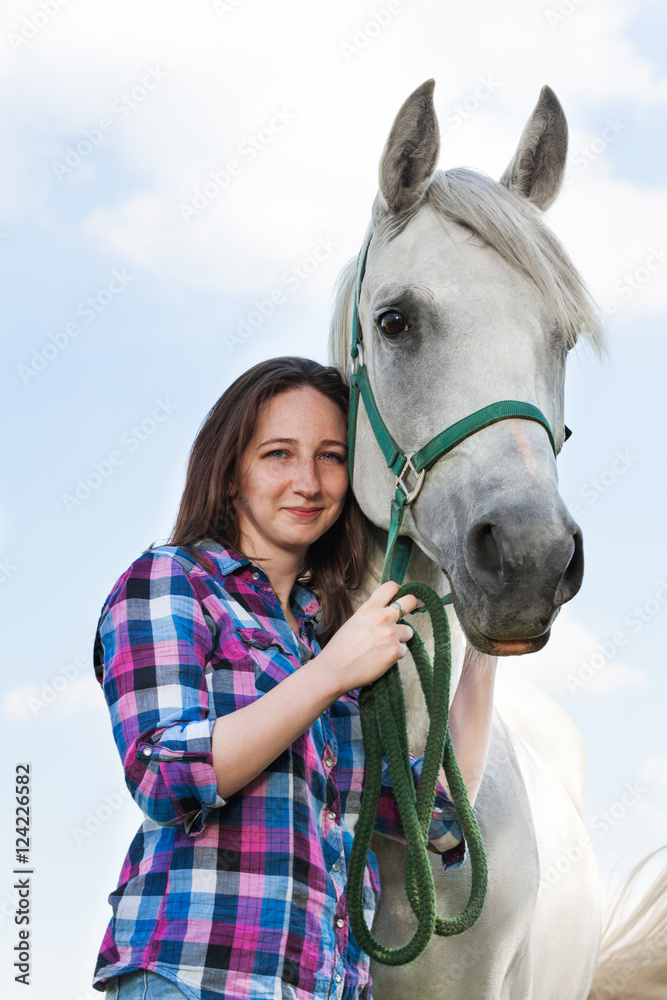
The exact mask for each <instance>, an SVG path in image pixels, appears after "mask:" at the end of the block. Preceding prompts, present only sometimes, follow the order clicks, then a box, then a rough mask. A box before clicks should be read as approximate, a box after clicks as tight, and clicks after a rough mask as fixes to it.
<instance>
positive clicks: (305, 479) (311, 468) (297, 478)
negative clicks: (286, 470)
mask: <svg viewBox="0 0 667 1000" xmlns="http://www.w3.org/2000/svg"><path fill="white" fill-rule="evenodd" d="M292 489H293V490H294V491H295V492H297V493H309V494H311V493H319V490H320V479H319V476H318V475H317V470H316V468H315V463H314V462H310V461H308V462H299V464H298V466H297V468H296V469H295V470H294V475H293V477H292Z"/></svg>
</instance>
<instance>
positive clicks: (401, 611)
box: [389, 601, 407, 622]
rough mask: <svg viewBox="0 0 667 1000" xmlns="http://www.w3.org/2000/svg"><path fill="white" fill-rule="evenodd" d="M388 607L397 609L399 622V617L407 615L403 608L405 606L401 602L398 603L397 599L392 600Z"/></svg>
mask: <svg viewBox="0 0 667 1000" xmlns="http://www.w3.org/2000/svg"><path fill="white" fill-rule="evenodd" d="M389 607H390V608H396V610H397V611H398V620H399V622H400V620H401V618H404V617H405V616H406V615H407V611H406V610H405V608H404V607H403V605H402V604H399V603H398V601H392V602H391V604H390V605H389Z"/></svg>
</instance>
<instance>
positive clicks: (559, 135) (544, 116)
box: [500, 87, 567, 209]
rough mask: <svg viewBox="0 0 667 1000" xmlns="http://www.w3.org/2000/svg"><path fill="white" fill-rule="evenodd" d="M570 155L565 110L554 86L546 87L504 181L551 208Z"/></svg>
mask: <svg viewBox="0 0 667 1000" xmlns="http://www.w3.org/2000/svg"><path fill="white" fill-rule="evenodd" d="M566 158H567V121H566V120H565V113H564V111H563V109H562V107H561V105H560V101H559V100H558V98H557V97H556V95H555V94H554V92H553V90H552V89H551V87H542V90H541V91H540V96H539V100H538V102H537V104H536V105H535V109H534V111H533V113H532V115H531V116H530V118H529V120H528V123H527V124H526V127H525V128H524V130H523V132H522V133H521V138H520V139H519V145H518V147H517V150H516V153H515V154H514V157H513V158H512V161H511V162H510V164H509V166H508V167H507V169H506V171H505V173H504V174H503V176H502V177H501V178H500V183H501V184H504V185H505V187H508V188H509V189H510V190H511V191H516V193H517V194H522V195H523V196H524V197H525V198H528V200H529V201H532V202H533V203H534V204H535V205H537V207H538V208H541V209H545V208H548V207H549V205H551V203H552V202H553V201H554V199H555V197H556V195H557V194H558V192H559V191H560V187H561V184H562V183H563V174H564V173H565V160H566Z"/></svg>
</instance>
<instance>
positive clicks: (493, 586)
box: [331, 80, 602, 655]
mask: <svg viewBox="0 0 667 1000" xmlns="http://www.w3.org/2000/svg"><path fill="white" fill-rule="evenodd" d="M433 87H434V81H433V80H428V81H427V82H426V83H424V84H423V85H422V86H421V87H419V88H418V89H417V90H416V91H415V92H414V93H413V94H412V95H411V96H410V97H409V98H408V99H407V101H406V102H405V103H404V105H403V107H402V108H401V109H400V111H399V113H398V115H397V117H396V120H395V122H394V125H393V127H392V129H391V132H390V135H389V138H388V140H387V143H386V146H385V149H384V153H383V155H382V159H381V162H380V172H379V173H380V189H379V192H378V194H377V196H376V198H375V202H374V204H373V214H372V222H371V225H370V228H369V230H368V234H367V236H369V237H370V238H371V239H370V244H369V249H368V256H367V261H366V268H365V274H364V278H363V282H362V286H361V295H360V300H359V318H360V322H361V327H362V330H363V344H364V363H365V365H366V370H367V374H368V377H369V380H370V383H371V385H372V388H373V392H374V394H375V398H376V400H377V405H378V409H379V411H380V413H381V415H382V418H383V420H384V422H385V424H386V426H387V428H388V429H389V431H390V433H391V434H392V435H393V437H394V438H395V440H396V442H397V443H398V444H399V445H400V447H401V448H403V449H414V450H417V449H419V448H421V447H422V446H423V445H424V444H425V443H426V442H427V441H429V440H430V439H431V438H433V437H434V436H435V435H436V434H438V433H439V432H440V431H442V430H443V429H444V428H446V427H449V426H450V425H451V424H453V423H454V422H456V421H458V420H460V419H462V418H463V417H466V416H467V415H468V414H470V413H472V412H473V411H475V410H478V409H480V408H482V407H484V406H486V405H487V404H490V403H494V402H497V401H499V400H503V399H511V400H519V401H524V402H527V403H532V404H533V405H535V406H537V407H539V409H540V410H541V411H542V413H543V414H545V415H546V417H547V419H548V421H549V424H550V425H551V428H552V429H553V434H554V438H555V442H556V446H557V448H558V449H560V447H561V445H562V443H563V437H564V426H563V390H564V377H565V362H566V359H567V353H568V350H569V349H570V348H571V347H572V346H573V344H574V343H575V341H576V339H577V336H580V335H585V336H588V337H589V338H590V339H591V340H592V342H593V344H594V345H595V346H599V345H600V344H601V343H602V329H601V325H600V321H599V316H598V313H597V312H596V310H595V306H594V305H593V303H592V301H591V299H590V297H589V295H588V292H587V290H586V288H585V286H584V284H583V282H582V280H581V279H580V277H579V276H578V274H577V272H576V271H575V269H574V267H573V265H572V264H571V263H570V261H569V259H568V257H567V256H566V254H565V252H564V250H563V249H562V247H561V246H560V244H559V242H558V241H557V240H556V238H555V237H554V236H553V234H552V233H551V232H550V230H549V229H548V228H547V226H546V225H545V223H544V222H543V219H542V210H543V209H545V208H547V207H548V206H549V205H550V204H551V202H552V201H553V200H554V198H555V197H556V194H557V193H558V190H559V188H560V185H561V182H562V178H563V171H564V167H565V158H566V152H567V124H566V121H565V117H564V114H563V111H562V108H561V106H560V104H559V102H558V100H557V98H556V96H555V94H554V93H553V92H552V91H551V90H550V89H549V88H548V87H544V88H543V90H542V92H541V94H540V98H539V101H538V103H537V106H536V108H535V110H534V111H533V113H532V115H531V117H530V120H529V121H528V123H527V125H526V128H525V129H524V131H523V134H522V136H521V139H520V141H519V145H518V148H517V150H516V153H515V155H514V157H513V159H512V161H511V163H510V164H509V166H508V168H507V170H506V171H505V173H504V174H503V177H502V178H501V180H500V182H499V183H498V182H496V181H493V180H491V179H490V178H488V177H486V176H485V175H483V174H481V173H478V172H476V171H471V170H464V169H457V170H450V171H447V172H443V171H435V165H436V162H437V158H438V150H439V132H438V123H437V118H436V114H435V109H434V106H433ZM354 265H355V262H354V261H352V262H350V264H348V265H347V267H346V268H345V270H344V272H343V274H342V275H341V279H340V283H339V292H338V297H337V304H336V310H335V315H334V320H333V324H332V335H331V351H332V356H333V359H334V362H335V363H336V364H337V365H338V367H339V368H340V370H341V371H345V372H346V373H349V371H350V359H349V348H350V327H351V323H350V320H351V313H352V300H353V295H354V273H355V266H354ZM394 480H395V477H394V476H393V474H392V473H391V472H390V470H389V469H388V468H387V465H386V463H385V459H384V457H383V455H382V453H381V451H380V448H379V447H378V444H377V442H376V440H375V437H374V434H373V432H372V430H371V427H370V424H369V422H368V418H367V415H366V412H365V409H364V407H363V405H362V406H361V408H360V412H359V419H358V432H357V444H356V457H355V474H354V487H355V493H356V496H357V498H358V500H359V503H360V505H361V507H362V509H363V510H364V512H365V513H366V514H367V516H368V517H369V518H370V519H371V520H372V521H373V522H374V523H375V524H377V525H378V526H380V527H384V528H388V525H389V512H390V501H391V498H392V496H393V494H394ZM402 530H403V531H404V532H405V533H407V534H410V535H411V536H412V537H413V539H414V540H415V541H416V542H417V544H418V545H419V546H420V547H421V548H422V549H423V551H424V552H425V553H426V554H427V555H428V556H430V558H431V559H433V560H434V561H435V562H437V564H438V565H439V566H441V567H442V569H443V570H444V572H445V573H446V574H447V577H448V578H449V581H450V584H451V590H452V595H453V601H454V607H455V609H456V612H457V615H458V618H459V621H460V622H461V625H462V626H463V629H464V631H465V633H466V635H467V637H468V640H469V641H470V642H471V643H472V644H473V645H474V646H476V647H477V648H478V649H479V650H481V651H482V652H485V653H491V654H500V655H514V654H518V653H527V652H534V651H535V650H538V649H540V648H541V647H542V646H544V645H545V643H546V642H547V640H548V638H549V630H550V627H551V624H552V622H553V620H554V618H555V616H556V614H557V613H558V610H559V608H560V607H561V605H563V604H565V602H566V601H569V600H570V599H571V598H572V597H574V595H575V594H576V593H577V591H578V589H579V587H580V585H581V580H582V575H583V546H582V537H581V531H580V529H579V527H578V525H577V524H576V523H575V522H574V520H573V519H572V517H571V516H570V514H569V513H568V511H567V508H566V507H565V504H564V502H563V500H562V498H561V497H560V495H559V493H558V485H557V474H556V462H555V457H554V452H553V449H552V446H551V443H550V440H549V436H548V433H547V431H546V430H545V429H544V427H542V426H541V425H540V424H539V423H536V422H533V421H530V420H523V419H519V418H513V419H505V420H501V421H499V422H497V423H494V424H492V425H491V426H487V427H484V428H483V429H482V430H480V431H478V432H477V433H475V434H474V435H473V436H471V437H468V438H467V439H466V440H464V441H463V442H462V443H460V444H459V445H457V446H456V447H455V448H454V449H453V450H452V451H451V452H449V453H448V454H447V455H445V456H443V457H442V458H440V459H439V460H438V461H437V462H436V464H435V465H433V467H432V468H431V469H429V471H427V472H426V476H425V481H424V485H423V488H422V490H421V492H420V493H419V496H418V497H417V499H416V500H415V501H414V503H413V504H412V505H411V506H410V507H409V508H408V513H407V515H406V518H405V521H404V527H403V529H402Z"/></svg>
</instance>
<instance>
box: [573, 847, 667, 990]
mask: <svg viewBox="0 0 667 1000" xmlns="http://www.w3.org/2000/svg"><path fill="white" fill-rule="evenodd" d="M664 850H667V847H660V848H658V850H657V851H653V853H652V854H649V855H648V857H646V858H644V860H643V861H640V863H639V864H638V865H637V866H636V867H635V868H633V870H632V871H631V872H630V874H629V875H628V877H627V879H626V880H625V883H624V885H623V886H622V888H621V890H620V892H619V894H618V896H617V899H616V902H615V904H614V906H613V909H612V912H611V914H610V915H609V919H608V920H607V923H606V925H605V927H604V930H603V932H602V945H601V948H600V957H599V959H598V965H597V968H596V970H595V978H594V979H593V985H592V986H591V991H590V993H589V995H588V1000H665V997H667V865H666V866H665V867H664V868H663V870H662V873H661V874H660V875H659V876H658V878H657V879H656V880H655V881H654V882H653V883H652V884H651V885H650V887H649V888H648V889H647V890H646V892H645V893H644V895H643V896H642V897H641V898H640V900H639V902H638V903H636V905H635V906H634V907H633V908H632V909H631V910H630V912H627V911H628V907H629V901H630V897H631V895H632V892H633V889H634V888H635V886H636V884H637V880H638V878H639V876H640V875H641V873H642V871H643V870H644V868H645V867H646V865H647V864H648V863H649V862H650V861H651V860H652V859H653V858H654V857H655V856H656V855H657V854H659V853H660V851H664Z"/></svg>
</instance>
